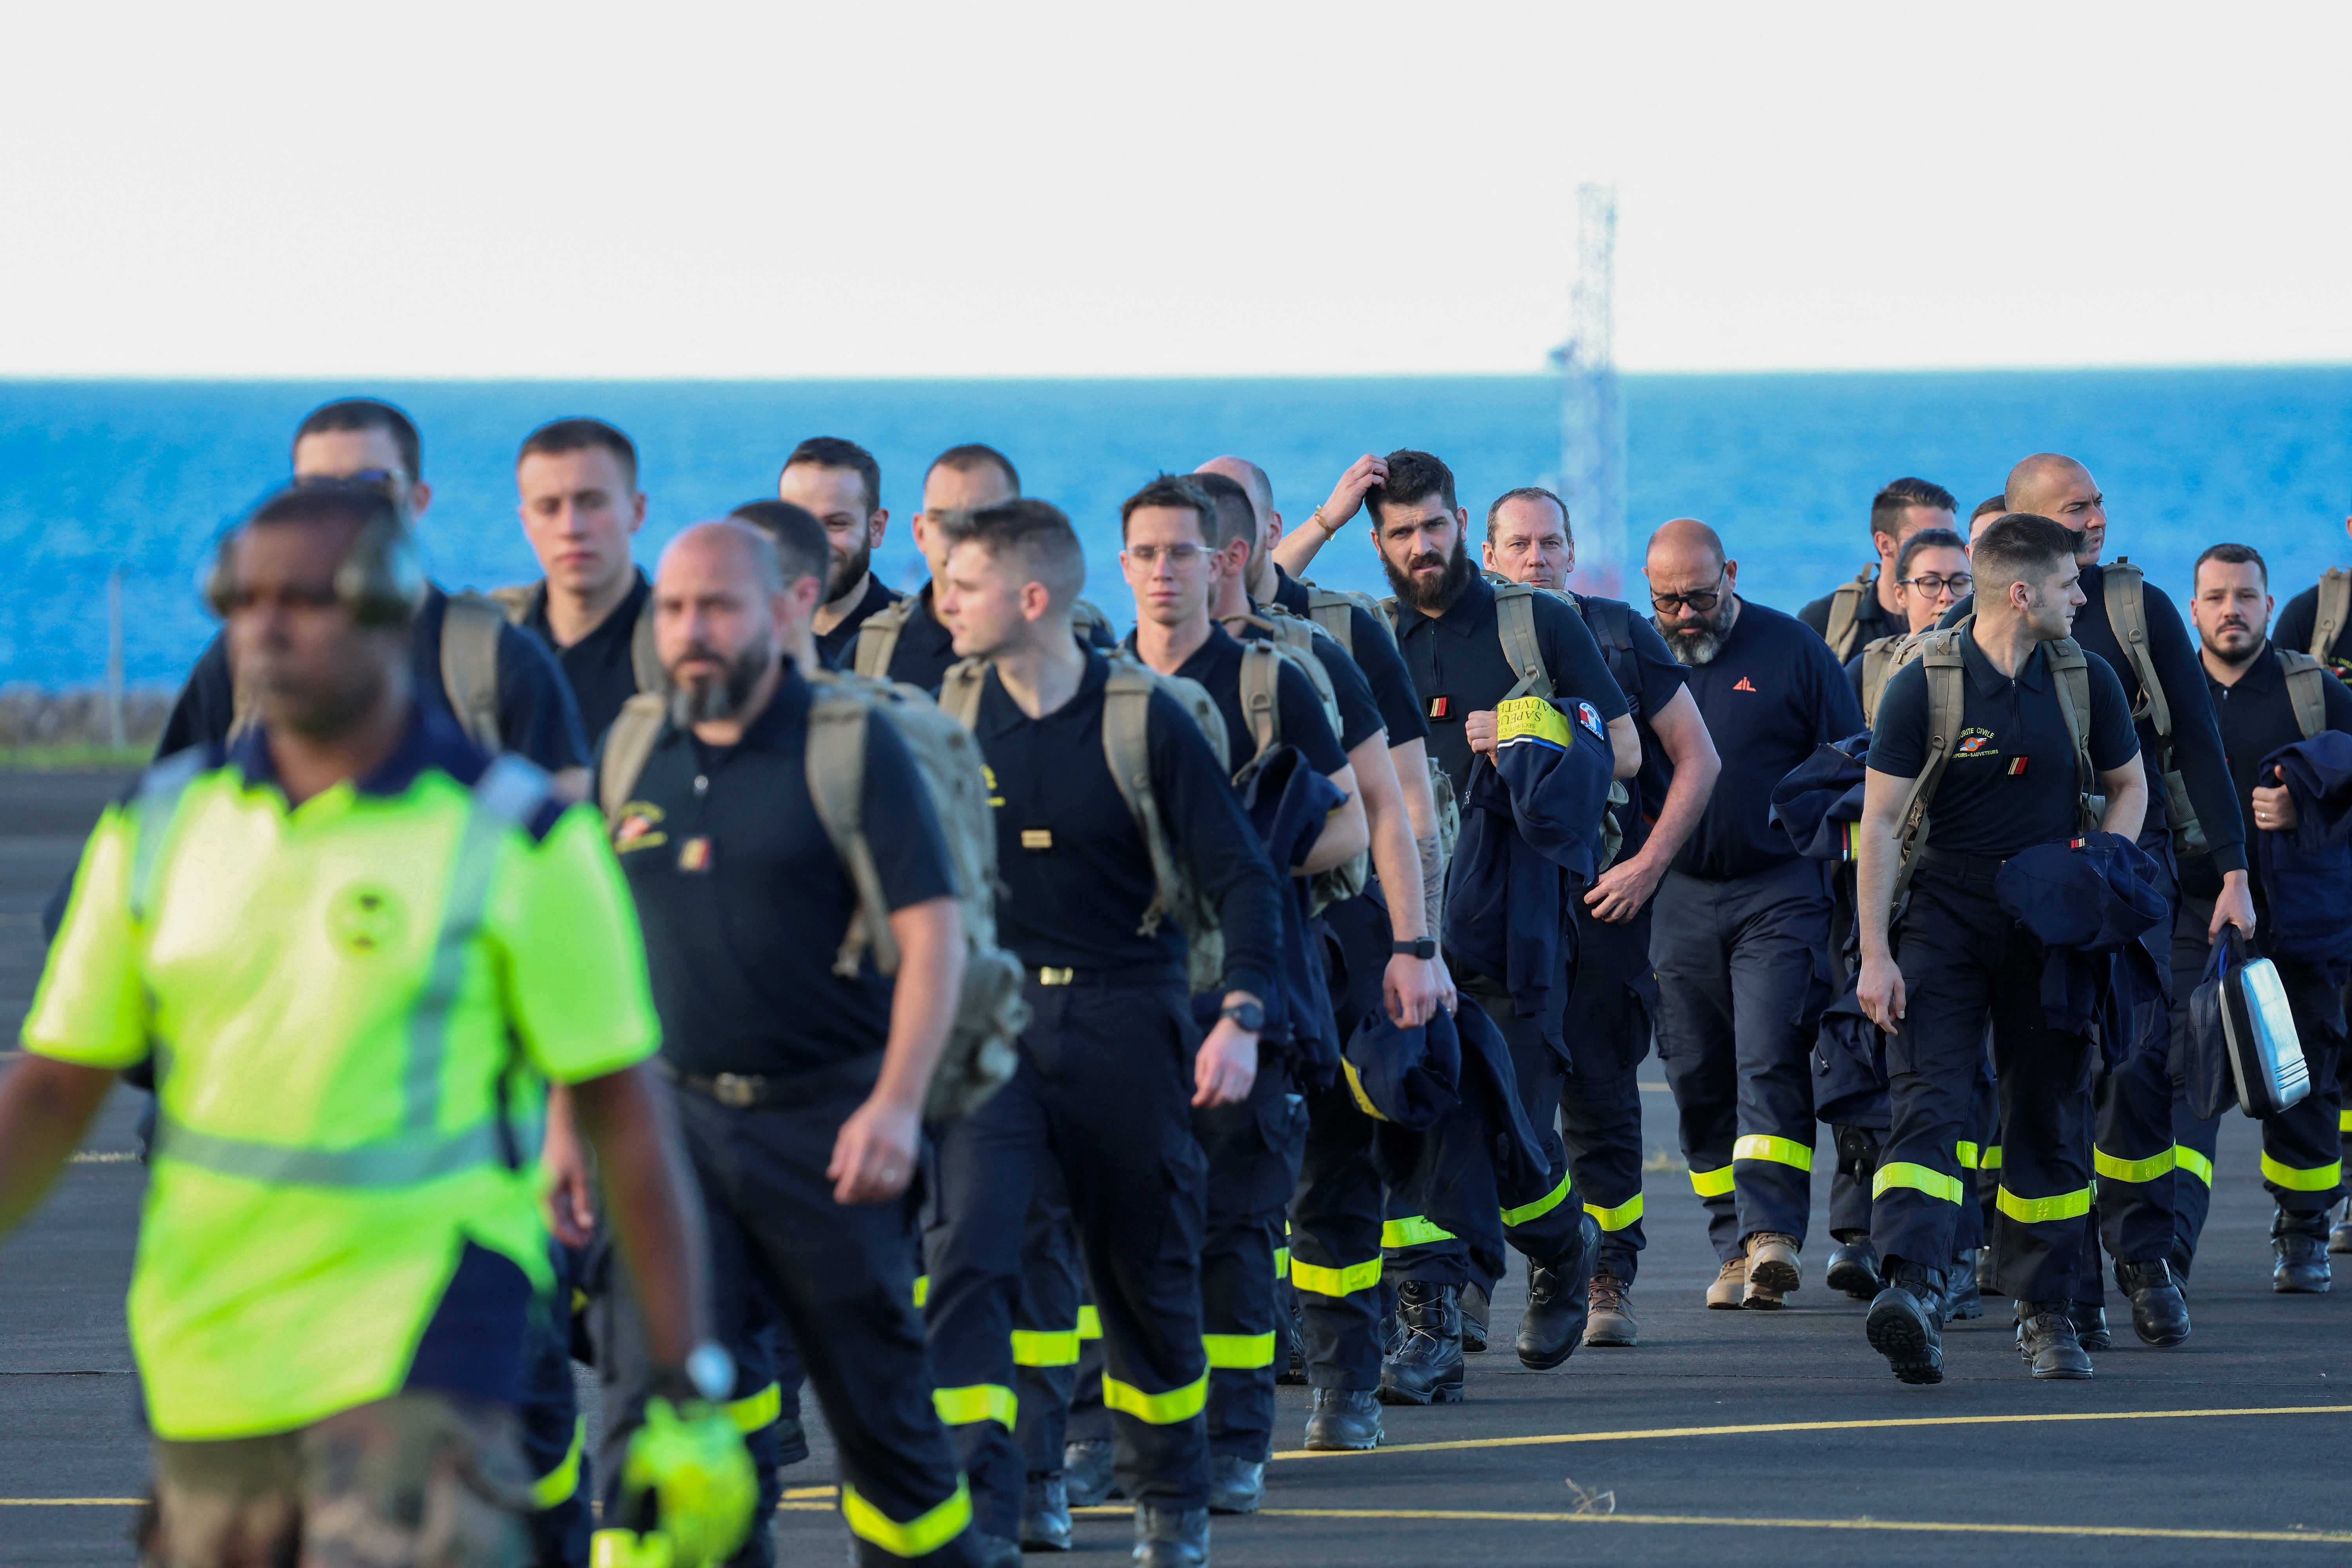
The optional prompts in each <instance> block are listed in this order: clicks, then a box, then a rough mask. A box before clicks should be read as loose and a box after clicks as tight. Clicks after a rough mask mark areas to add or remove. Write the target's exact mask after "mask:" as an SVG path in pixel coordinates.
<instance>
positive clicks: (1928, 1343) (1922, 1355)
mask: <svg viewBox="0 0 2352 1568" xmlns="http://www.w3.org/2000/svg"><path fill="white" fill-rule="evenodd" d="M1942 1308H1943V1288H1942V1281H1941V1280H1940V1279H1937V1272H1936V1270H1934V1269H1932V1268H1928V1267H1927V1266H1926V1265H1925V1264H1920V1263H1913V1262H1910V1261H1909V1260H1907V1259H1904V1258H1896V1259H1895V1260H1894V1267H1893V1268H1889V1269H1888V1270H1887V1271H1886V1288H1885V1289H1883V1290H1881V1291H1880V1292H1879V1293H1878V1295H1877V1296H1876V1297H1875V1298H1874V1300H1872V1301H1871V1303H1870V1313H1869V1315H1868V1316H1867V1317H1865V1318H1864V1320H1863V1332H1864V1333H1865V1334H1867V1335H1868V1336H1869V1337H1870V1348H1871V1349H1872V1350H1874V1351H1876V1352H1878V1353H1879V1354H1880V1355H1883V1356H1885V1358H1886V1363H1887V1365H1889V1366H1891V1367H1893V1368H1894V1369H1895V1376H1896V1377H1897V1378H1900V1379H1901V1380H1902V1381H1903V1382H1905V1383H1922V1384H1925V1383H1941V1382H1943V1381H1944V1336H1943V1335H1942V1333H1941V1332H1939V1330H1940V1329H1941V1327H1942V1323H1941V1321H1940V1319H1941V1313H1942Z"/></svg>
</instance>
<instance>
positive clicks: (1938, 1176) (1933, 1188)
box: [1870, 1160, 1966, 1204]
mask: <svg viewBox="0 0 2352 1568" xmlns="http://www.w3.org/2000/svg"><path fill="white" fill-rule="evenodd" d="M1896 1187H1908V1188H1910V1189H1911V1190H1912V1191H1913V1192H1915V1193H1925V1194H1927V1195H1928V1196H1929V1197H1931V1198H1941V1199H1943V1200H1944V1202H1946V1203H1948V1204H1956V1203H1958V1202H1959V1201H1960V1194H1961V1193H1962V1192H1964V1191H1965V1190H1966V1189H1965V1188H1964V1187H1962V1186H1961V1184H1960V1179H1959V1178H1958V1176H1948V1175H1946V1174H1944V1173H1943V1172H1941V1171H1938V1170H1937V1169H1936V1168H1935V1167H1934V1166H1933V1165H1918V1164H1914V1163H1911V1162H1910V1161H1908V1160H1893V1161H1889V1162H1888V1163H1885V1164H1884V1165H1881V1166H1879V1167H1878V1174H1877V1175H1875V1176H1874V1177H1872V1178H1871V1182H1870V1195H1871V1196H1872V1197H1873V1198H1874V1199H1875V1198H1883V1197H1885V1195H1886V1194H1888V1193H1890V1192H1892V1191H1894V1190H1895V1188H1896Z"/></svg>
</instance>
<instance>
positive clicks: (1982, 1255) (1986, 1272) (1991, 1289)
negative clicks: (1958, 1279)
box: [1977, 1247, 2000, 1296]
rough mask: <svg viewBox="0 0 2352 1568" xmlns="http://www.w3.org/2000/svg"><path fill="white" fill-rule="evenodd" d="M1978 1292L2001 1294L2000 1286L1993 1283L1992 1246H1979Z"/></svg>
mask: <svg viewBox="0 0 2352 1568" xmlns="http://www.w3.org/2000/svg"><path fill="white" fill-rule="evenodd" d="M1977 1294H1978V1295H1979V1296H1998V1295H2000V1286H1999V1285H1996V1284H1995V1283H1993V1267H1992V1248H1991V1247H1978V1248H1977Z"/></svg>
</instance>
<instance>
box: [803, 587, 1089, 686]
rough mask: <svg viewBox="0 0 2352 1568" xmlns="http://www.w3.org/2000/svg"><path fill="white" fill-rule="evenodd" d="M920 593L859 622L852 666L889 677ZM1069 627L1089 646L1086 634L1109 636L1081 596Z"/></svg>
mask: <svg viewBox="0 0 2352 1568" xmlns="http://www.w3.org/2000/svg"><path fill="white" fill-rule="evenodd" d="M921 596H922V595H920V594H902V595H899V596H898V598H896V599H893V600H892V601H891V602H890V603H889V604H888V605H885V606H884V607H883V608H881V609H879V610H877V611H875V612H874V613H873V614H872V615H870V616H866V619H865V620H863V621H861V622H859V623H858V626H857V640H856V642H855V643H853V644H851V645H850V650H849V667H850V668H851V669H853V670H855V671H856V673H857V674H859V675H863V676H868V677H871V678H872V679H876V680H887V679H890V661H891V660H892V659H893V658H897V657H898V639H899V637H902V636H904V635H905V634H906V630H907V623H908V621H910V620H912V619H914V616H915V601H916V600H917V599H919V598H920V597H921ZM1070 627H1071V629H1072V630H1073V631H1076V633H1077V634H1078V641H1079V642H1081V643H1085V644H1087V646H1088V647H1092V646H1093V644H1092V643H1091V642H1090V641H1089V639H1088V637H1087V633H1088V632H1089V631H1092V630H1096V629H1099V630H1101V631H1102V632H1103V633H1104V634H1105V635H1108V634H1109V632H1110V630H1111V624H1110V617H1109V616H1106V615H1104V614H1103V613H1102V611H1101V610H1099V609H1097V608H1096V607H1095V606H1094V605H1090V604H1088V603H1087V601H1085V600H1084V599H1080V600H1079V601H1078V602H1077V603H1076V605H1072V606H1071V608H1070Z"/></svg>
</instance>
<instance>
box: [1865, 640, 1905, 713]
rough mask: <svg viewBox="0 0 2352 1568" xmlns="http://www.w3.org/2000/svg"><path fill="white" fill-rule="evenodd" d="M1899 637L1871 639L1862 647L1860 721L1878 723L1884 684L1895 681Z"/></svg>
mask: <svg viewBox="0 0 2352 1568" xmlns="http://www.w3.org/2000/svg"><path fill="white" fill-rule="evenodd" d="M1902 641H1903V639H1902V638H1901V637H1873V638H1872V639H1871V640H1870V641H1868V642H1866V643H1864V644H1863V645H1862V721H1863V722H1864V724H1874V723H1876V722H1877V721H1878V700H1879V699H1880V698H1881V697H1884V696H1885V695H1886V683H1887V682H1888V681H1890V680H1892V679H1895V670H1896V668H1898V666H1897V665H1896V664H1895V649H1896V647H1898V646H1899V645H1900V644H1901V643H1902Z"/></svg>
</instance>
